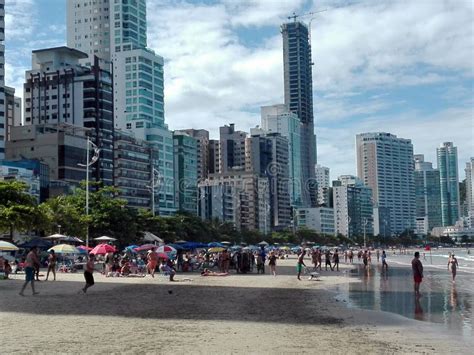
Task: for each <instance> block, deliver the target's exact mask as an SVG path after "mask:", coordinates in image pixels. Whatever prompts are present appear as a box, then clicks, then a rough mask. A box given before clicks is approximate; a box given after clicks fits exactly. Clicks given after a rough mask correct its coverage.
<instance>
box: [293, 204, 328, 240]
mask: <svg viewBox="0 0 474 355" xmlns="http://www.w3.org/2000/svg"><path fill="white" fill-rule="evenodd" d="M296 226H297V227H298V228H307V229H311V230H314V231H316V232H318V233H322V234H329V235H334V233H335V229H334V209H332V208H327V207H312V208H298V209H296Z"/></svg>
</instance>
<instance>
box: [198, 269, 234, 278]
mask: <svg viewBox="0 0 474 355" xmlns="http://www.w3.org/2000/svg"><path fill="white" fill-rule="evenodd" d="M201 276H229V273H228V272H214V271H211V270H209V269H204V271H203V272H201Z"/></svg>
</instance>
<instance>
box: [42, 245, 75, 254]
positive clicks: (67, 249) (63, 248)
mask: <svg viewBox="0 0 474 355" xmlns="http://www.w3.org/2000/svg"><path fill="white" fill-rule="evenodd" d="M51 250H54V252H55V253H56V254H79V253H80V251H79V249H77V248H76V247H75V246H74V245H69V244H58V245H55V246H54V247H51V248H49V249H48V251H51Z"/></svg>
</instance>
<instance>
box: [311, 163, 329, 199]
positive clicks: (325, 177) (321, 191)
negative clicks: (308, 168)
mask: <svg viewBox="0 0 474 355" xmlns="http://www.w3.org/2000/svg"><path fill="white" fill-rule="evenodd" d="M314 170H315V174H316V183H317V184H318V206H329V205H330V202H329V201H328V200H329V199H330V196H329V191H330V189H329V187H330V186H331V182H330V176H329V168H328V167H325V166H322V165H319V164H317V165H316V166H315V168H314Z"/></svg>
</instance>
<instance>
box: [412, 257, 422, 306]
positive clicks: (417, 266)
mask: <svg viewBox="0 0 474 355" xmlns="http://www.w3.org/2000/svg"><path fill="white" fill-rule="evenodd" d="M411 268H412V271H413V281H414V290H415V296H416V297H420V284H421V282H422V281H423V264H422V263H421V261H420V252H418V251H417V252H415V257H414V258H413V260H412V261H411Z"/></svg>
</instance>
